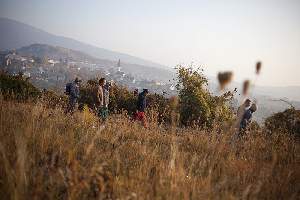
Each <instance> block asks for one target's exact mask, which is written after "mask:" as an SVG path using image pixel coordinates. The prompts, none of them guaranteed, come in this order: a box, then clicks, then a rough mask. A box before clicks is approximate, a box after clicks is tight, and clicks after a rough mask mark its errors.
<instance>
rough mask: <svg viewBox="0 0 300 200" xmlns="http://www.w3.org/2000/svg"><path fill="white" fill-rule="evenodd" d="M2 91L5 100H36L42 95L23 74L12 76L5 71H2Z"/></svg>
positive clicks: (0, 87) (0, 74)
mask: <svg viewBox="0 0 300 200" xmlns="http://www.w3.org/2000/svg"><path fill="white" fill-rule="evenodd" d="M0 91H1V94H2V96H3V98H4V99H5V100H18V101H27V100H36V99H37V98H38V97H39V95H40V91H39V90H38V89H37V88H36V87H34V86H33V85H32V84H31V83H30V82H29V81H28V78H24V77H23V75H22V74H19V75H18V76H12V75H9V74H6V73H3V72H0Z"/></svg>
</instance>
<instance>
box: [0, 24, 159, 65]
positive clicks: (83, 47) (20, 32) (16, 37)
mask: <svg viewBox="0 0 300 200" xmlns="http://www.w3.org/2000/svg"><path fill="white" fill-rule="evenodd" d="M0 33H1V37H0V49H2V50H8V49H18V48H21V47H23V46H28V45H31V44H34V43H42V44H49V45H53V46H62V47H65V48H69V49H74V50H78V51H82V52H85V53H87V54H89V55H91V56H94V57H96V58H100V59H108V60H118V59H121V60H122V61H124V62H126V63H132V64H139V65H146V66H151V67H164V66H162V65H159V64H157V63H154V62H151V61H147V60H144V59H141V58H138V57H135V56H131V55H128V54H124V53H119V52H115V51H110V50H107V49H103V48H98V47H96V46H93V45H89V44H85V43H83V42H79V41H77V40H74V39H71V38H66V37H62V36H57V35H53V34H50V33H47V32H46V31H43V30H40V29H38V28H35V27H32V26H29V25H27V24H24V23H20V22H18V21H15V20H11V19H6V18H0Z"/></svg>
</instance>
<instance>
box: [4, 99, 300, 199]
mask: <svg viewBox="0 0 300 200" xmlns="http://www.w3.org/2000/svg"><path fill="white" fill-rule="evenodd" d="M0 109H1V110H0V114H1V115H0V130H1V131H0V137H1V140H0V197H1V199H297V198H299V194H300V182H299V180H300V170H299V169H300V164H299V163H300V159H299V157H300V148H299V147H300V146H299V142H297V141H295V140H294V139H292V138H290V137H288V136H286V135H281V134H272V135H266V134H265V133H264V132H262V131H260V130H253V131H251V132H250V133H249V134H248V135H246V136H245V137H244V138H241V139H235V140H233V137H232V135H233V133H234V131H233V130H231V129H230V128H227V129H225V128H220V127H215V128H214V130H213V131H211V132H206V131H200V130H195V129H188V128H187V129H179V128H175V127H161V126H158V125H157V124H156V123H155V117H153V118H154V119H152V118H151V119H150V120H149V121H150V128H149V129H144V128H143V127H142V126H141V125H140V124H138V123H135V122H132V121H130V120H129V119H128V117H127V116H126V115H122V114H120V115H113V116H111V117H110V119H109V120H108V121H107V122H106V123H105V127H104V126H102V124H100V122H98V119H97V118H96V117H95V116H94V115H93V114H91V113H90V112H89V111H88V109H85V110H84V111H83V112H81V113H79V112H78V113H75V114H74V115H72V116H70V115H67V116H66V115H64V113H63V111H62V110H60V109H47V108H45V107H44V106H43V105H42V104H19V103H15V102H7V101H3V100H0ZM153 116H155V115H153Z"/></svg>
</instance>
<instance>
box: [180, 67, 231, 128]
mask: <svg viewBox="0 0 300 200" xmlns="http://www.w3.org/2000/svg"><path fill="white" fill-rule="evenodd" d="M177 77H178V83H177V85H176V88H177V90H178V92H179V112H180V122H181V123H182V125H185V126H198V127H201V128H211V127H212V126H213V124H214V122H219V121H226V120H229V119H231V118H232V111H231V109H230V108H229V106H228V105H227V103H228V102H229V101H230V100H231V99H232V98H233V93H232V92H227V93H225V94H223V95H222V96H213V95H212V94H210V92H209V91H208V89H207V82H208V81H207V78H206V77H205V76H204V75H203V74H202V72H200V70H193V69H192V68H184V67H182V66H179V67H178V68H177Z"/></svg>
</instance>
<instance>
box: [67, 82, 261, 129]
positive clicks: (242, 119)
mask: <svg viewBox="0 0 300 200" xmlns="http://www.w3.org/2000/svg"><path fill="white" fill-rule="evenodd" d="M80 83H81V80H80V79H78V78H76V79H75V80H74V81H73V82H71V83H68V84H67V85H66V94H67V95H68V96H69V103H68V107H67V112H68V113H73V112H74V110H75V107H76V104H77V103H78V99H79V94H80ZM110 88H111V83H110V82H107V81H106V80H105V78H101V79H100V80H99V82H98V84H97V88H96V91H95V95H96V104H95V106H96V110H97V114H98V116H99V117H100V118H101V119H102V120H104V121H105V120H106V119H107V117H108V114H109V108H108V106H109V91H110ZM134 94H135V95H137V103H136V112H135V113H134V115H133V120H135V121H141V122H142V124H143V126H144V127H148V123H147V118H146V115H145V110H146V107H147V95H148V94H149V91H148V89H143V91H142V92H141V93H138V90H135V91H134ZM256 110H257V106H256V104H255V103H252V102H251V100H250V99H246V100H245V101H244V103H243V104H242V105H241V106H240V107H239V108H238V110H237V120H236V125H235V127H236V129H238V130H239V135H242V134H243V133H244V132H245V131H246V129H247V128H248V127H249V124H250V122H251V120H252V115H253V113H254V112H255V111H256Z"/></svg>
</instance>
